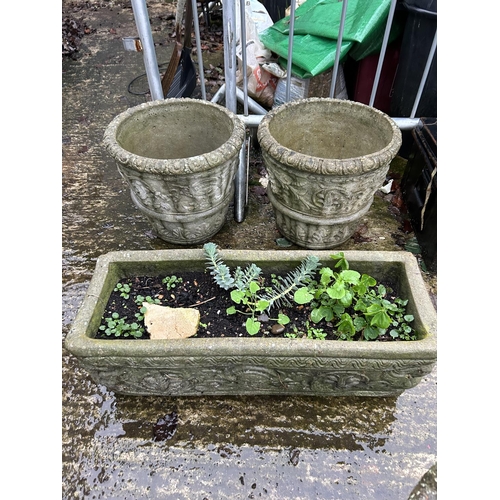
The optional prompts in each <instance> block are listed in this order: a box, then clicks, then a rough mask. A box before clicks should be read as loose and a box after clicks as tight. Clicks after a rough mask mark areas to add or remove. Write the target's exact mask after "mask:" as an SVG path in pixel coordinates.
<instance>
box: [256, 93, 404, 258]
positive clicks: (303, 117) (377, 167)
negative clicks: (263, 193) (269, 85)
mask: <svg viewBox="0 0 500 500" xmlns="http://www.w3.org/2000/svg"><path fill="white" fill-rule="evenodd" d="M257 137H258V140H259V143H260V146H261V148H262V155H263V158H264V163H265V165H266V168H267V171H268V173H269V185H268V189H267V194H268V197H269V199H270V201H271V203H272V205H273V209H274V213H275V215H276V223H277V226H278V229H279V230H280V232H281V233H282V234H283V235H284V236H285V237H286V238H288V239H289V240H290V241H293V242H294V243H296V244H297V245H300V246H303V247H306V248H314V249H325V248H332V247H335V246H338V245H340V244H341V243H343V242H344V241H346V240H347V239H349V238H350V237H351V236H352V234H353V233H354V232H355V231H356V229H357V227H358V226H359V224H360V219H361V217H362V216H363V215H364V214H365V213H366V212H367V211H368V210H369V209H370V207H371V204H372V202H373V195H374V194H375V192H376V190H377V189H379V188H380V187H381V186H382V184H383V183H384V180H385V176H386V174H387V171H388V170H389V165H390V162H391V160H392V159H393V158H394V157H395V156H396V154H397V152H398V151H399V148H400V146H401V132H400V130H399V128H398V127H397V125H396V124H395V123H394V121H393V120H391V119H390V118H389V117H388V116H387V115H385V114H384V113H382V112H381V111H379V110H377V109H375V108H372V107H370V106H366V105H364V104H361V103H358V102H352V101H345V100H339V99H325V98H309V99H302V100H297V101H291V102H289V103H286V104H283V105H282V106H279V107H277V108H276V109H274V110H272V111H270V112H269V113H268V114H267V115H265V116H264V118H263V119H262V122H261V123H260V125H259V128H258V131H257Z"/></svg>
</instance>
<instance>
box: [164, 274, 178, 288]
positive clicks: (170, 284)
mask: <svg viewBox="0 0 500 500" xmlns="http://www.w3.org/2000/svg"><path fill="white" fill-rule="evenodd" d="M161 282H162V283H163V284H164V285H165V287H166V289H167V290H172V288H175V286H176V285H180V284H181V283H182V278H181V277H177V276H175V274H174V275H172V276H166V277H165V278H163V279H162V280H161Z"/></svg>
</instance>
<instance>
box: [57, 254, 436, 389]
mask: <svg viewBox="0 0 500 500" xmlns="http://www.w3.org/2000/svg"><path fill="white" fill-rule="evenodd" d="M306 255H307V253H306V252H305V251H300V250H299V251H297V250H295V251H286V250H282V251H272V250H271V251H251V250H248V251H247V250H223V251H221V256H222V258H223V259H224V261H225V263H226V264H227V265H228V266H230V267H231V268H234V267H235V266H237V265H241V266H242V267H243V266H246V265H247V264H248V263H251V262H254V263H255V264H257V265H258V266H259V267H261V268H262V269H263V270H264V271H265V270H274V271H276V272H283V273H284V272H288V271H290V270H292V269H294V268H295V266H297V265H298V264H299V263H300V262H301V260H302V259H303V258H304V257H305V256H306ZM315 255H317V256H318V257H319V259H320V261H321V262H322V263H323V264H327V263H329V262H333V261H332V260H331V259H330V252H326V251H318V252H315ZM345 256H346V258H347V259H348V261H349V263H350V266H351V269H356V270H357V271H359V272H362V273H368V274H370V275H372V276H373V277H375V278H376V279H381V278H391V279H392V280H394V281H395V282H397V283H398V286H399V288H400V291H399V295H400V296H401V297H402V298H407V299H408V300H409V302H408V307H407V311H408V313H410V314H413V315H414V316H415V320H414V323H413V326H414V327H415V329H416V330H417V331H418V335H419V340H415V341H399V342H397V341H394V342H366V341H359V342H358V341H356V342H355V341H351V342H348V341H334V340H325V341H320V340H309V339H287V338H243V337H242V338H196V337H192V338H187V339H179V340H136V339H134V340H98V339H95V338H94V337H95V334H96V332H97V330H98V327H99V324H100V321H101V317H102V315H103V312H104V309H105V306H106V303H107V301H108V298H109V296H110V294H111V292H112V290H113V288H114V287H115V286H116V284H117V283H118V281H120V280H121V279H123V278H126V277H133V276H139V275H149V276H156V275H163V276H167V275H171V274H174V273H179V272H181V271H182V270H204V269H205V263H206V261H205V258H204V255H203V251H202V250H191V249H189V250H188V249H181V250H145V251H123V252H111V253H108V254H106V255H103V256H101V257H99V259H98V261H97V265H96V269H95V273H94V275H93V277H92V280H91V282H90V285H89V288H88V291H87V294H86V296H85V299H84V301H83V304H82V306H81V308H80V310H79V311H78V314H77V316H76V318H75V321H74V323H73V325H72V327H71V329H70V332H69V333H68V335H67V338H66V340H65V347H66V349H67V350H68V351H69V352H70V353H72V354H73V355H74V356H76V357H77V358H78V360H79V362H80V363H81V365H82V366H83V367H84V368H85V369H86V370H87V371H88V372H89V373H90V375H91V376H92V378H93V380H94V381H95V382H96V383H98V384H103V385H105V386H106V387H107V388H108V389H109V390H112V391H115V392H116V393H121V394H130V395H164V396H185V395H243V394H279V395H287V394H288V395H291V394H302V395H307V396H346V395H356V396H394V395H398V394H400V393H401V392H403V391H404V390H405V389H409V388H411V387H414V386H415V385H417V384H418V383H419V381H420V380H421V378H422V377H423V376H424V375H426V374H428V373H430V371H431V370H432V367H433V366H434V364H435V362H436V356H437V354H436V353H437V341H436V311H435V309H434V307H433V305H432V303H431V301H430V298H429V295H428V293H427V289H426V287H425V284H424V282H423V278H422V275H421V274H420V270H419V267H418V264H417V261H416V259H415V257H414V256H413V255H412V254H410V253H408V252H375V251H373V252H370V251H346V252H345ZM221 293H224V291H223V290H221Z"/></svg>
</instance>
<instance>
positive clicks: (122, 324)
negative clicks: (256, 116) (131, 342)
mask: <svg viewBox="0 0 500 500" xmlns="http://www.w3.org/2000/svg"><path fill="white" fill-rule="evenodd" d="M104 321H105V323H106V324H105V325H101V326H100V327H99V330H101V331H103V332H104V333H105V334H106V335H107V336H108V337H134V338H138V337H142V335H143V334H144V328H143V327H142V326H140V325H139V324H138V323H135V322H134V323H127V322H126V321H125V319H124V318H120V315H119V314H118V313H116V312H114V313H113V314H112V315H111V317H108V318H104Z"/></svg>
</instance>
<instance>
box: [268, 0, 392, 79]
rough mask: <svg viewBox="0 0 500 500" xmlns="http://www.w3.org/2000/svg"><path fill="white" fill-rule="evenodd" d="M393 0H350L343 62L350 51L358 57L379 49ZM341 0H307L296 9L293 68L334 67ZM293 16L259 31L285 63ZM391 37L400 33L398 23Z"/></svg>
mask: <svg viewBox="0 0 500 500" xmlns="http://www.w3.org/2000/svg"><path fill="white" fill-rule="evenodd" d="M390 5H391V0H349V2H348V4H347V10H346V18H345V23H344V32H343V36H342V46H341V53H340V62H342V61H343V60H344V59H345V57H346V56H347V54H349V55H350V56H351V57H353V58H354V59H355V60H360V59H362V58H364V57H366V56H367V55H369V54H371V53H374V52H376V51H378V50H380V47H381V45H382V39H383V36H384V31H385V26H386V23H387V17H388V14H389V9H390ZM341 13H342V2H339V1H338V0H307V1H306V2H305V3H303V4H302V5H301V6H300V7H298V8H297V9H296V10H295V23H294V36H293V53H292V72H293V73H294V74H295V75H296V76H299V77H302V78H309V77H311V76H316V75H319V74H320V73H322V72H323V71H326V70H327V69H329V68H331V67H333V65H334V63H335V55H336V51H337V37H338V34H339V28H340V19H341ZM289 25H290V16H287V17H284V18H283V19H280V20H279V21H277V22H276V23H275V24H273V26H271V27H269V28H267V29H266V30H264V31H262V32H261V33H260V34H259V37H260V40H261V42H262V43H263V44H264V45H265V46H266V47H267V48H268V49H269V50H271V51H272V52H274V53H276V54H278V55H279V56H280V58H281V62H282V65H283V66H284V67H286V59H287V58H288V38H289ZM394 28H395V29H393V30H392V32H391V38H394V37H395V36H397V31H398V30H397V26H395V27H394Z"/></svg>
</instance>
